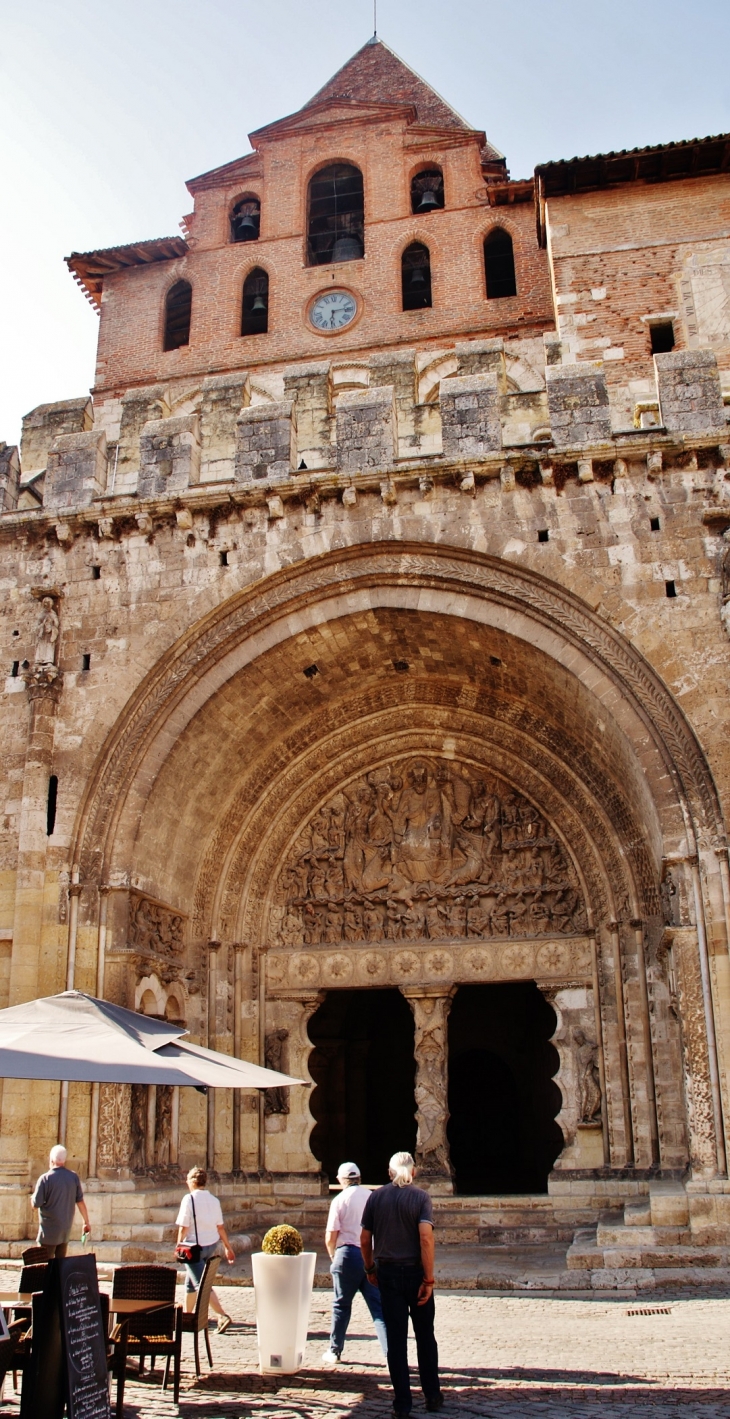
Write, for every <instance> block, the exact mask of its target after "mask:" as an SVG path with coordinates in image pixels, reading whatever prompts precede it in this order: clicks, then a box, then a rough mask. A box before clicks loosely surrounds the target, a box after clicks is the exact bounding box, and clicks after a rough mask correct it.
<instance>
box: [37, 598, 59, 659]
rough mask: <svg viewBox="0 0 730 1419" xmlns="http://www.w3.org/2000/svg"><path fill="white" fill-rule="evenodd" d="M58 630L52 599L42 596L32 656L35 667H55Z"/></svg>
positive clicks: (56, 614)
mask: <svg viewBox="0 0 730 1419" xmlns="http://www.w3.org/2000/svg"><path fill="white" fill-rule="evenodd" d="M58 628H59V620H58V612H57V611H56V608H55V606H54V604H53V597H51V596H44V597H43V600H42V601H41V617H40V620H39V622H38V629H37V631H36V642H35V652H34V654H33V660H34V662H35V664H36V665H55V663H56V645H57V642H58Z"/></svg>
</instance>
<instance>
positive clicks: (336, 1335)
mask: <svg viewBox="0 0 730 1419" xmlns="http://www.w3.org/2000/svg"><path fill="white" fill-rule="evenodd" d="M337 1181H338V1183H339V1184H340V1187H341V1188H342V1192H340V1193H339V1194H338V1195H337V1197H335V1198H333V1199H332V1203H331V1205H330V1210H329V1216H328V1218H327V1230H326V1232H325V1236H324V1240H325V1245H326V1247H327V1251H328V1252H329V1254H330V1256H331V1257H332V1265H331V1267H330V1271H331V1273H332V1285H333V1288H334V1299H333V1302H332V1334H331V1336H330V1345H329V1350H326V1351H325V1353H324V1355H323V1356H322V1362H323V1364H325V1365H336V1364H337V1361H338V1360H339V1359H340V1358H341V1356H342V1351H343V1348H344V1344H345V1335H346V1334H347V1327H348V1325H349V1324H350V1315H351V1314H352V1302H353V1299H354V1297H355V1293H356V1292H357V1291H359V1292H360V1294H361V1296H362V1297H363V1299H364V1301H365V1304H366V1306H367V1308H368V1310H369V1312H370V1314H371V1316H372V1318H373V1323H374V1325H375V1330H376V1333H377V1336H378V1340H379V1341H380V1348H381V1350H382V1352H383V1354H384V1355H385V1356H387V1354H388V1341H387V1338H386V1334H385V1323H384V1321H383V1308H382V1306H381V1304H380V1292H379V1290H378V1288H377V1286H373V1285H372V1283H371V1282H370V1281H369V1280H368V1278H367V1276H366V1275H365V1264H364V1262H363V1259H362V1252H361V1250H360V1231H361V1227H360V1223H361V1220H362V1214H363V1212H364V1210H365V1203H366V1202H367V1200H368V1198H369V1197H370V1189H369V1188H368V1187H361V1186H360V1169H359V1168H358V1166H357V1164H356V1163H343V1164H342V1165H341V1167H340V1168H339V1170H338V1173H337Z"/></svg>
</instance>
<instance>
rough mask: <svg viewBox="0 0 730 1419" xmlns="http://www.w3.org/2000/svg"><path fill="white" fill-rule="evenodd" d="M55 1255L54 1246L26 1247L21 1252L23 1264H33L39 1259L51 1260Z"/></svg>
mask: <svg viewBox="0 0 730 1419" xmlns="http://www.w3.org/2000/svg"><path fill="white" fill-rule="evenodd" d="M55 1255H56V1248H55V1247H42V1246H34V1247H26V1248H25V1251H24V1252H21V1257H22V1260H23V1266H35V1265H36V1263H37V1262H39V1261H52V1260H53V1258H54V1256H55Z"/></svg>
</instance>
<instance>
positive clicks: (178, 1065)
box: [0, 990, 305, 1089]
mask: <svg viewBox="0 0 730 1419" xmlns="http://www.w3.org/2000/svg"><path fill="white" fill-rule="evenodd" d="M185 1033H186V1031H185V1030H184V1029H182V1028H181V1027H180V1026H179V1025H170V1024H167V1022H166V1021H164V1020H152V1019H150V1017H149V1016H148V1015H138V1014H137V1013H136V1011H134V1010H125V1009H124V1008H123V1007H122V1006H121V1005H112V1004H111V1003H110V1001H108V1000H96V999H95V998H94V996H93V995H85V994H84V993H83V991H80V990H67V991H64V992H63V993H62V994H61V995H49V996H46V997H45V998H43V999H41V1000H28V1001H26V1002H25V1004H23V1005H12V1006H10V1008H9V1009H7V1010H0V1079H56V1080H66V1079H68V1080H78V1081H83V1082H86V1083H91V1084H180V1085H187V1086H189V1087H192V1088H201V1087H207V1088H214V1089H270V1088H281V1087H282V1085H285V1084H303V1083H304V1082H305V1081H304V1080H303V1079H292V1078H290V1077H289V1075H288V1074H280V1073H279V1072H278V1071H277V1070H275V1069H262V1068H261V1066H260V1065H258V1064H250V1063H249V1062H248V1060H245V1059H234V1058H233V1057H232V1056H231V1055H228V1054H219V1053H218V1052H217V1051H216V1050H210V1049H204V1048H203V1047H202V1046H201V1045H194V1044H191V1043H190V1042H189V1041H187V1040H183V1039H181V1036H182V1035H184V1034H185Z"/></svg>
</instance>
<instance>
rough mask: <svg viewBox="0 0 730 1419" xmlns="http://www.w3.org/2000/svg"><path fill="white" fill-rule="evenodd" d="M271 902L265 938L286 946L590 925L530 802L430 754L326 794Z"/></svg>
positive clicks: (515, 933)
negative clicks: (269, 927) (340, 790)
mask: <svg viewBox="0 0 730 1419" xmlns="http://www.w3.org/2000/svg"><path fill="white" fill-rule="evenodd" d="M276 898H277V900H276V902H275V905H274V908H273V910H272V916H271V923H270V925H271V935H272V937H273V940H274V941H275V942H276V943H277V944H280V945H282V946H289V947H296V946H301V945H305V946H315V947H316V946H331V947H336V946H339V945H355V944H360V945H361V944H368V945H372V944H380V943H382V942H389V943H395V942H408V943H410V942H419V943H420V942H426V941H433V942H438V941H447V940H462V941H464V940H475V941H481V940H484V939H488V938H493V939H495V940H499V939H505V938H512V937H517V938H526V937H529V938H535V937H539V936H543V935H544V936H556V935H574V934H576V933H579V932H584V931H585V930H586V926H587V918H586V913H585V907H584V904H583V900H582V896H581V893H580V889H579V884H578V880H577V877H576V874H575V871H574V869H573V867H572V864H570V863H569V862H568V860H567V858H566V855H565V853H564V851H563V848H562V846H561V845H560V843H559V842H558V841H557V839H556V837H555V834H554V833H553V832H552V831H551V829H550V827H549V826H548V824H547V822H546V821H545V819H544V817H543V816H542V815H541V814H540V812H539V811H538V809H537V808H536V807H535V806H534V804H533V803H531V802H530V801H529V800H528V799H527V798H525V797H524V796H523V795H521V794H518V793H516V792H515V791H514V790H513V789H512V788H510V787H509V785H507V784H506V783H504V782H503V781H502V780H500V779H498V778H496V777H495V776H494V775H493V774H481V773H476V772H475V771H474V770H473V769H472V768H470V767H469V768H468V767H465V766H463V765H457V764H455V763H453V762H450V761H449V762H447V761H445V760H440V759H437V758H433V757H428V758H427V757H409V758H406V759H402V760H397V761H395V762H394V763H393V764H392V765H390V766H387V767H384V768H382V769H379V770H377V771H374V772H372V773H369V774H367V775H365V776H364V777H363V778H361V779H359V780H357V781H356V782H355V783H354V784H351V785H350V786H349V787H348V788H347V789H346V790H345V791H342V792H339V793H337V794H335V795H334V796H333V797H332V798H331V799H330V800H329V801H328V802H327V803H325V804H324V805H323V806H322V807H321V808H320V809H319V810H318V812H317V813H316V814H315V816H314V817H313V818H312V819H311V820H310V822H309V823H308V825H307V827H306V828H305V829H304V831H303V832H302V833H301V834H300V835H299V838H298V839H297V841H296V843H295V845H294V848H293V850H292V851H291V853H290V855H289V858H288V860H287V862H286V863H285V865H284V867H283V868H282V870H281V872H280V874H279V879H278V883H277V892H276ZM339 954H342V972H343V973H346V972H347V971H348V965H347V964H346V963H347V962H348V959H349V958H348V956H347V955H345V954H344V953H336V952H335V953H334V956H333V963H332V964H333V967H334V970H335V974H336V958H337V956H338V955H339ZM410 954H412V953H410ZM401 955H402V956H403V957H404V960H405V961H407V960H408V959H409V952H408V951H405V952H401ZM437 955H438V953H435V954H434V962H433V964H435V965H436V969H437V971H438V962H437V960H436V957H437ZM371 957H372V965H373V968H374V974H377V973H378V953H377V952H374V953H371ZM444 961H445V954H444ZM349 969H350V970H351V969H352V967H351V965H350V967H349ZM447 973H448V972H447ZM403 976H404V978H407V977H408V969H407V967H405V968H404V970H403ZM342 984H345V981H344V980H343V981H342Z"/></svg>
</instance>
